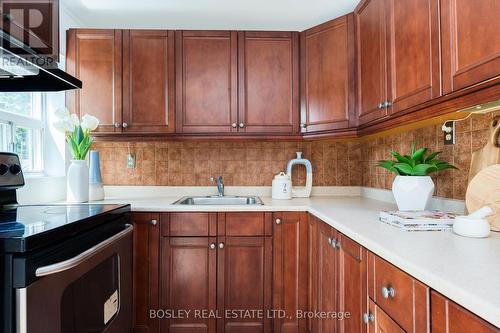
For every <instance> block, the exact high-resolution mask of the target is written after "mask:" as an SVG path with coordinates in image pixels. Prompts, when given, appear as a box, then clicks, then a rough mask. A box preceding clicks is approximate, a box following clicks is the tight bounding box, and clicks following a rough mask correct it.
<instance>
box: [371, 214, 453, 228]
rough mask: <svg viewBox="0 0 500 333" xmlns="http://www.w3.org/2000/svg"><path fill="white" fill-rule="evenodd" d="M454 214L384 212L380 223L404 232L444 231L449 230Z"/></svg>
mask: <svg viewBox="0 0 500 333" xmlns="http://www.w3.org/2000/svg"><path fill="white" fill-rule="evenodd" d="M454 220H455V214H451V213H444V212H440V211H434V210H432V211H429V210H426V211H418V212H401V211H384V212H380V221H382V222H384V223H387V224H390V225H392V226H395V227H398V228H401V229H403V230H406V231H444V230H451V229H452V227H453V221H454Z"/></svg>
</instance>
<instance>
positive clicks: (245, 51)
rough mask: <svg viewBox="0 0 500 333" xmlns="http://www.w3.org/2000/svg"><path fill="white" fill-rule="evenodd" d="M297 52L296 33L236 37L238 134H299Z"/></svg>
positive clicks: (241, 34) (241, 35)
mask: <svg viewBox="0 0 500 333" xmlns="http://www.w3.org/2000/svg"><path fill="white" fill-rule="evenodd" d="M298 50H299V41H298V33H296V32H262V31H246V32H239V33H238V59H239V68H238V79H239V95H238V103H239V111H238V131H239V132H243V133H281V134H294V133H297V132H298V116H299V51H298Z"/></svg>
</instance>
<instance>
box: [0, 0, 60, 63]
mask: <svg viewBox="0 0 500 333" xmlns="http://www.w3.org/2000/svg"><path fill="white" fill-rule="evenodd" d="M0 12H1V16H2V20H1V21H0V29H1V30H2V32H3V33H6V34H8V35H10V36H11V37H13V38H12V39H2V40H1V45H0V46H1V47H2V48H4V49H7V50H11V51H13V53H15V54H16V55H19V56H21V57H22V58H24V59H26V60H28V61H30V62H35V61H36V65H38V66H40V67H54V66H55V65H56V64H55V61H54V59H57V54H58V52H59V36H58V32H59V27H58V25H59V20H58V17H57V13H58V8H57V1H55V0H0ZM25 46H27V48H26V47H25ZM33 51H34V53H36V55H37V57H34V55H33ZM6 54H7V57H6ZM3 57H4V58H9V56H8V53H6V52H4V54H3ZM35 58H36V60H35ZM12 61H14V59H13V60H12ZM17 61H19V60H17Z"/></svg>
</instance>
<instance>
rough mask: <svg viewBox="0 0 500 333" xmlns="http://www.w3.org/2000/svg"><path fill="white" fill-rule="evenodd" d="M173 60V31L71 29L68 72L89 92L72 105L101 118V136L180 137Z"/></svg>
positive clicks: (77, 94)
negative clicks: (174, 135) (143, 134)
mask: <svg viewBox="0 0 500 333" xmlns="http://www.w3.org/2000/svg"><path fill="white" fill-rule="evenodd" d="M173 61H174V36H173V32H172V31H160V30H151V31H149V30H123V31H122V30H90V29H70V30H69V31H68V46H67V70H68V72H69V73H70V74H73V75H75V76H76V77H78V78H79V79H80V80H81V81H82V82H83V88H82V89H81V90H76V91H70V92H68V93H67V95H66V96H67V100H66V104H67V106H68V108H69V109H70V110H71V111H72V112H75V113H77V114H80V115H81V116H83V115H84V114H86V113H88V114H91V115H94V116H96V117H97V118H98V119H99V121H100V125H99V128H98V129H97V132H101V133H130V134H134V133H135V134H137V133H148V134H157V133H170V132H174V130H175V122H174V114H175V113H174V62H173Z"/></svg>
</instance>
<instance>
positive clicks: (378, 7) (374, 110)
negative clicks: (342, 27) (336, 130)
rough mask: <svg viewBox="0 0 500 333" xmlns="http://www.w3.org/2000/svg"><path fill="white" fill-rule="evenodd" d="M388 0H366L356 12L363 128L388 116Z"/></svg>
mask: <svg viewBox="0 0 500 333" xmlns="http://www.w3.org/2000/svg"><path fill="white" fill-rule="evenodd" d="M385 3H386V2H385V0H363V1H362V2H361V3H360V4H359V5H358V7H357V8H356V10H355V11H354V16H355V22H356V47H357V77H358V83H357V85H358V96H357V97H358V101H357V109H358V118H359V124H360V125H363V124H366V123H369V122H371V121H374V120H378V119H380V118H383V117H385V116H386V115H387V108H386V107H384V106H383V105H382V104H383V103H384V102H386V101H388V96H387V59H386V10H385Z"/></svg>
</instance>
